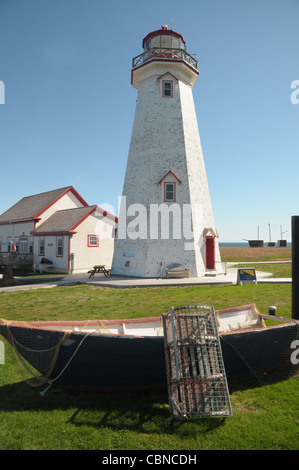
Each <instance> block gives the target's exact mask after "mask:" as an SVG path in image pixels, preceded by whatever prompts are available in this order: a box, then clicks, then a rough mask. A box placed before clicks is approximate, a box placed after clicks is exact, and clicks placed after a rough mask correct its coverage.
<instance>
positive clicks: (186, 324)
mask: <svg viewBox="0 0 299 470" xmlns="http://www.w3.org/2000/svg"><path fill="white" fill-rule="evenodd" d="M163 327H164V345H165V361H166V373H167V381H168V396H169V406H170V413H171V414H172V415H173V416H174V417H180V416H187V417H190V416H231V415H232V409H231V404H230V398H229V392H228V386H227V380H226V373H225V369H224V363H223V358H222V352H221V347H220V341H219V336H218V329H217V324H216V319H215V312H214V308H213V307H205V306H198V305H197V306H188V307H180V308H175V309H174V308H171V309H170V311H169V313H167V314H164V315H163Z"/></svg>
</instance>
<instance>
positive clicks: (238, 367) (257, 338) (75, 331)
mask: <svg viewBox="0 0 299 470" xmlns="http://www.w3.org/2000/svg"><path fill="white" fill-rule="evenodd" d="M215 313H216V320H217V324H218V332H219V337H220V342H221V349H222V355H223V360H224V365H225V370H226V375H227V378H228V379H230V378H231V377H234V376H238V375H240V374H249V373H251V372H252V371H253V372H254V373H258V372H259V371H262V372H263V373H264V371H266V370H269V369H271V368H275V367H278V366H279V365H281V364H283V365H286V366H287V367H292V364H291V359H290V358H291V353H292V350H291V349H290V348H291V343H292V341H294V340H295V339H296V338H297V336H298V328H299V321H295V320H291V319H286V318H277V317H273V316H268V315H261V314H260V313H259V312H258V310H257V308H256V306H255V304H250V305H245V306H241V307H235V308H230V309H225V310H218V311H216V312H215ZM266 318H267V319H271V320H275V323H276V322H277V323H279V324H275V325H273V326H267V327H266V326H265V322H264V320H265V319H266ZM0 334H2V336H3V337H4V338H5V339H6V340H8V341H9V342H10V343H11V344H12V346H13V347H14V348H15V350H16V352H17V355H18V356H19V358H20V360H21V361H22V362H23V364H24V367H26V368H28V369H29V368H30V371H31V372H32V374H33V375H34V376H36V380H37V381H38V382H40V384H41V385H42V384H49V385H51V384H55V385H57V386H63V387H72V388H74V387H75V388H84V389H99V390H119V389H148V388H153V387H154V388H157V387H166V385H167V379H166V368H165V356H164V332H163V325H162V317H151V318H140V319H127V320H101V321H98V320H89V321H39V322H37V321H32V322H17V321H15V322H12V321H11V322H10V321H6V320H0ZM33 368H34V370H33Z"/></svg>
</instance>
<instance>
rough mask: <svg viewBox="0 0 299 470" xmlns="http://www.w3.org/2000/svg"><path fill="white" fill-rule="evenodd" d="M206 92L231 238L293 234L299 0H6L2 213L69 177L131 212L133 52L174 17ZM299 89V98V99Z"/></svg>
mask: <svg viewBox="0 0 299 470" xmlns="http://www.w3.org/2000/svg"><path fill="white" fill-rule="evenodd" d="M171 22H173V29H174V30H176V31H178V32H180V33H181V34H182V35H183V36H184V38H185V40H186V46H187V51H188V52H189V53H191V54H192V55H195V56H196V58H197V59H198V63H199V70H200V76H199V78H198V80H197V83H196V84H195V87H194V91H193V94H194V101H195V107H196V111H197V117H198V124H199V131H200V135H201V140H202V146H203V152H204V158H205V164H206V169H207V175H208V181H209V186H210V193H211V198H212V204H213V210H214V217H215V221H216V226H217V229H218V232H219V235H220V241H239V240H241V239H242V238H256V236H257V226H259V230H260V238H263V239H264V240H265V241H268V240H269V232H268V224H269V223H270V224H271V235H272V241H274V240H277V239H279V238H280V226H282V228H283V231H287V233H285V234H284V237H286V238H287V239H288V240H290V239H291V216H292V215H298V214H299V182H298V181H299V178H298V175H299V104H293V103H292V102H291V99H290V97H291V93H292V92H293V91H294V90H292V89H291V83H292V82H293V81H294V80H299V60H298V59H299V57H298V56H299V48H298V45H299V0H225V1H224V0H185V1H184V2H181V1H177V0H159V1H158V0H152V1H151V2H149V1H144V0H110V1H109V2H103V1H101V0H0V80H1V81H2V82H3V83H4V85H5V104H1V105H0V158H1V160H0V213H2V212H4V211H5V210H7V209H8V208H9V207H10V206H11V205H13V204H14V203H15V202H17V201H18V200H19V199H21V198H22V197H24V196H28V195H31V194H37V193H39V192H43V191H48V190H51V189H56V188H60V187H64V186H68V185H73V186H74V187H75V189H76V190H77V191H78V192H79V193H80V194H81V195H82V197H83V198H84V199H85V200H86V201H87V202H88V203H89V204H99V205H107V204H109V205H111V206H112V207H113V208H114V209H115V213H117V211H118V196H120V195H121V193H122V186H123V180H124V174H125V168H126V161H127V156H128V149H129V143H130V137H131V130H132V124H133V118H134V111H135V103H136V93H137V92H136V90H135V89H133V88H132V86H131V84H130V71H131V59H132V57H134V56H136V55H138V54H140V53H141V52H142V47H141V45H142V39H143V38H144V37H145V36H146V35H147V34H148V33H149V32H151V31H154V30H156V29H159V28H160V27H161V25H164V24H168V26H169V27H170V26H171ZM298 96H299V95H298Z"/></svg>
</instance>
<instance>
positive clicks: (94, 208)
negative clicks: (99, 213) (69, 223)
mask: <svg viewBox="0 0 299 470" xmlns="http://www.w3.org/2000/svg"><path fill="white" fill-rule="evenodd" d="M96 208H97V206H92V208H91V209H90V211H88V212H87V214H85V215H84V216H83V217H82V219H80V220H79V221H78V222H77V223H76V224H75V225H74V226H73V227H72V228H70V229H69V232H72V231H73V230H74V229H75V228H77V227H78V225H80V224H82V222H83V221H84V220H85V219H87V217H89V216H90V214H92V213H93V212H94V211H95V210H96Z"/></svg>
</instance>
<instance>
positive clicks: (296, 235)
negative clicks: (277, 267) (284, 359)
mask: <svg viewBox="0 0 299 470" xmlns="http://www.w3.org/2000/svg"><path fill="white" fill-rule="evenodd" d="M292 318H293V319H294V320H299V216H298V215H293V217H292Z"/></svg>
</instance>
